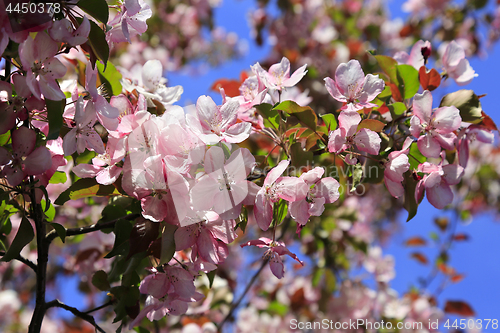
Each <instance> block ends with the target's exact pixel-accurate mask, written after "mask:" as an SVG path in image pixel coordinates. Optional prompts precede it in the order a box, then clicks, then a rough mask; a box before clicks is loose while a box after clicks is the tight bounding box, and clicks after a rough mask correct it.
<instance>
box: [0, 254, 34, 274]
mask: <svg viewBox="0 0 500 333" xmlns="http://www.w3.org/2000/svg"><path fill="white" fill-rule="evenodd" d="M4 255H5V252H4V251H0V256H4ZM14 259H15V260H18V261H20V262H22V263H23V264H25V265H26V266H28V267H29V268H31V269H32V270H34V271H35V273H36V270H37V267H36V264H35V263H34V262H33V261H31V260H29V259H28V258H25V257H23V256H21V255H20V254H19V255H18V256H17V257H15V258H14Z"/></svg>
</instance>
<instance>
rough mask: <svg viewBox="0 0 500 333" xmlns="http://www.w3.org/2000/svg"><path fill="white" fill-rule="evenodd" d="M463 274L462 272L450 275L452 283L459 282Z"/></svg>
mask: <svg viewBox="0 0 500 333" xmlns="http://www.w3.org/2000/svg"><path fill="white" fill-rule="evenodd" d="M464 277H465V275H464V274H454V275H452V276H451V278H450V281H451V282H453V283H459V282H460V281H462V280H463V279H464Z"/></svg>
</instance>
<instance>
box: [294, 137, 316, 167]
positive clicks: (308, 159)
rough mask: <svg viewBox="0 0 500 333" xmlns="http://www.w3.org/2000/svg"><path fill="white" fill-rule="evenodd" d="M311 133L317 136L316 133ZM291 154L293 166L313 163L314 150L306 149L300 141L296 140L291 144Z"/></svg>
mask: <svg viewBox="0 0 500 333" xmlns="http://www.w3.org/2000/svg"><path fill="white" fill-rule="evenodd" d="M311 135H313V136H314V137H317V136H316V134H311ZM314 142H316V140H314ZM290 154H291V155H292V166H294V167H296V168H298V167H300V166H303V165H312V161H313V157H314V155H313V152H312V151H306V150H304V149H303V148H302V145H301V143H300V142H296V143H294V144H293V145H291V146H290ZM308 163H309V164H308Z"/></svg>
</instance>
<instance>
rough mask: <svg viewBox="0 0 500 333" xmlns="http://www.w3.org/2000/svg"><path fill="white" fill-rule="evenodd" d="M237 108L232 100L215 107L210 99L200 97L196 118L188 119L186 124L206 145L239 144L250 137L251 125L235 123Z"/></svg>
mask: <svg viewBox="0 0 500 333" xmlns="http://www.w3.org/2000/svg"><path fill="white" fill-rule="evenodd" d="M239 106H240V105H239V103H238V102H237V101H236V100H234V99H231V100H228V101H227V102H226V103H224V104H223V105H221V106H217V104H215V102H214V101H213V99H212V98H211V97H209V96H201V97H200V98H198V101H197V102H196V116H195V117H189V118H188V124H189V125H190V126H191V127H192V128H193V130H195V132H197V133H198V135H199V137H200V139H201V140H203V142H205V143H206V144H215V143H217V142H220V141H223V142H230V143H240V142H242V141H244V140H246V139H247V138H248V137H249V136H250V130H251V128H252V124H250V123H241V122H240V123H237V117H238V109H239Z"/></svg>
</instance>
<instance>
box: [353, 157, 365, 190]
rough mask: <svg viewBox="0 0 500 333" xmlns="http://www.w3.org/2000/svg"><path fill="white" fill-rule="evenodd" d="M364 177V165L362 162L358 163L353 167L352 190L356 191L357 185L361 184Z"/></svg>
mask: <svg viewBox="0 0 500 333" xmlns="http://www.w3.org/2000/svg"><path fill="white" fill-rule="evenodd" d="M362 178H363V167H362V166H361V164H360V163H358V164H356V165H355V166H354V167H353V169H352V188H351V192H354V191H356V187H357V186H358V185H359V184H361V179H362Z"/></svg>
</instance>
